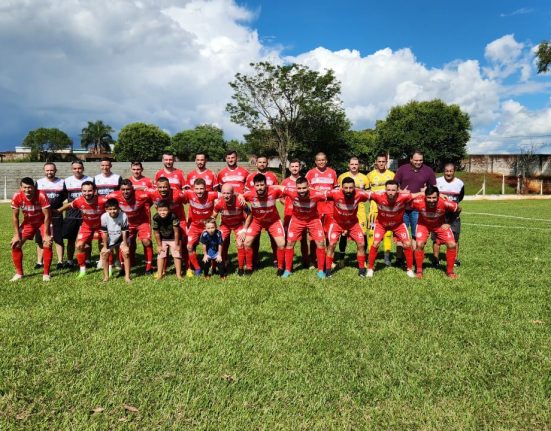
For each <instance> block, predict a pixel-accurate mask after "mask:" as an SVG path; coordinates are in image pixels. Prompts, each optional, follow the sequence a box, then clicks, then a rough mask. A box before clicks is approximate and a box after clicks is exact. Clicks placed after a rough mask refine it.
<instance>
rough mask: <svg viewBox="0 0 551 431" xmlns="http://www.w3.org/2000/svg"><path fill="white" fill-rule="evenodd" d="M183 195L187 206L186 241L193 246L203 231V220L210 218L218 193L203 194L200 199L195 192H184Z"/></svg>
mask: <svg viewBox="0 0 551 431" xmlns="http://www.w3.org/2000/svg"><path fill="white" fill-rule="evenodd" d="M183 195H184V199H185V202H186V203H188V204H189V213H188V215H189V223H188V230H187V235H188V238H187V241H188V244H193V245H195V244H197V243H198V242H199V237H200V236H201V234H202V233H203V231H204V230H205V220H207V219H209V218H210V217H212V213H213V211H214V201H215V200H216V199H217V198H218V192H205V194H204V195H203V197H201V198H200V197H199V196H197V195H196V194H195V192H193V191H191V190H186V191H184V192H183Z"/></svg>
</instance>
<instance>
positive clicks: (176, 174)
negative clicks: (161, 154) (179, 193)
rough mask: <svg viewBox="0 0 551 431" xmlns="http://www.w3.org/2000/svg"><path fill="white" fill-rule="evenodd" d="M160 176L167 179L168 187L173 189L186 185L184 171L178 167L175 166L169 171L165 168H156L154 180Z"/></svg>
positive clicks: (180, 188) (179, 188)
mask: <svg viewBox="0 0 551 431" xmlns="http://www.w3.org/2000/svg"><path fill="white" fill-rule="evenodd" d="M161 177H165V178H166V179H168V182H169V183H170V187H171V188H173V189H178V190H182V188H183V187H184V186H185V185H186V178H185V176H184V172H183V171H182V170H180V169H176V168H175V169H174V170H173V171H171V172H169V171H167V170H166V169H165V168H163V169H160V170H158V171H157V173H156V174H155V178H154V179H155V182H156V181H157V180H158V179H159V178H161Z"/></svg>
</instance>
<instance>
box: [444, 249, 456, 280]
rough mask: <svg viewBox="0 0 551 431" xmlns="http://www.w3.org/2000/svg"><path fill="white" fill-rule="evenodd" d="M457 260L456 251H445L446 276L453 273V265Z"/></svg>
mask: <svg viewBox="0 0 551 431" xmlns="http://www.w3.org/2000/svg"><path fill="white" fill-rule="evenodd" d="M456 258H457V249H455V248H452V249H449V248H448V249H447V250H446V263H447V272H448V274H452V273H453V266H454V265H455V259H456Z"/></svg>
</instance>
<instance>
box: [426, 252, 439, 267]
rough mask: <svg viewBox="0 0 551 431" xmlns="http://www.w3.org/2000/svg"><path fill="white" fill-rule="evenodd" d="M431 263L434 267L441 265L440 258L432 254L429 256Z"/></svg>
mask: <svg viewBox="0 0 551 431" xmlns="http://www.w3.org/2000/svg"><path fill="white" fill-rule="evenodd" d="M429 259H430V263H431V265H432V266H433V267H435V268H436V267H438V266H439V265H440V259H438V258H437V257H436V256H434V255H432V256H429Z"/></svg>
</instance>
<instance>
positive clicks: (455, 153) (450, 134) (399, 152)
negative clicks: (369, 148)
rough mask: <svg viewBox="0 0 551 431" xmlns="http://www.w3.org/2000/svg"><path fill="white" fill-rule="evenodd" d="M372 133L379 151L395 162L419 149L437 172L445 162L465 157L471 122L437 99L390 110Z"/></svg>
mask: <svg viewBox="0 0 551 431" xmlns="http://www.w3.org/2000/svg"><path fill="white" fill-rule="evenodd" d="M375 130H376V132H377V146H378V149H379V150H381V151H388V152H389V153H390V156H391V157H393V158H395V159H398V160H402V159H407V158H409V156H410V155H411V153H412V152H413V151H414V150H421V151H422V152H423V153H424V156H425V162H426V163H427V164H429V165H431V166H432V167H433V168H436V169H439V168H440V167H441V165H442V164H443V163H445V162H454V163H459V162H460V161H461V159H463V157H465V154H466V148H467V142H468V141H469V139H470V133H469V131H470V130H471V121H470V119H469V115H468V114H466V113H464V112H462V111H461V109H460V108H459V106H458V105H447V104H446V103H444V102H443V101H441V100H439V99H435V100H431V101H429V102H416V101H413V102H410V103H408V104H407V105H401V106H395V107H393V108H392V109H391V110H390V113H389V114H388V116H387V118H386V119H385V120H384V121H378V122H377V125H376V128H375Z"/></svg>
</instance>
